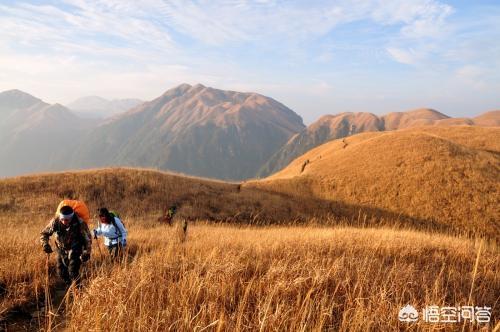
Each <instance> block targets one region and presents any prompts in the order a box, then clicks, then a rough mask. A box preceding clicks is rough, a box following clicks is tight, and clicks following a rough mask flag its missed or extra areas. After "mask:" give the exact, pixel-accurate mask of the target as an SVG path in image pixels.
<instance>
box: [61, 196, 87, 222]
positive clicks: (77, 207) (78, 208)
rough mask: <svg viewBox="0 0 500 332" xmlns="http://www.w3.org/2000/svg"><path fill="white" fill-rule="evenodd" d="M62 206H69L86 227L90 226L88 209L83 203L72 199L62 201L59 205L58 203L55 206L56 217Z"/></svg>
mask: <svg viewBox="0 0 500 332" xmlns="http://www.w3.org/2000/svg"><path fill="white" fill-rule="evenodd" d="M63 206H71V207H72V208H73V210H74V211H75V213H76V215H77V216H78V217H79V218H80V219H82V220H83V221H84V222H85V223H86V224H87V225H89V224H90V212H89V208H88V207H87V205H85V203H84V202H83V201H77V200H73V199H65V200H62V201H61V203H59V205H58V206H57V210H56V216H58V215H59V211H60V210H61V208H62V207H63Z"/></svg>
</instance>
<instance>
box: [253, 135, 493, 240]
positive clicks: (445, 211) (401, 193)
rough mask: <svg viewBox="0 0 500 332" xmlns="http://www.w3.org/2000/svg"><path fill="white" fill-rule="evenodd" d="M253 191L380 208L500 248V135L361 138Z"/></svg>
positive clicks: (333, 146)
mask: <svg viewBox="0 0 500 332" xmlns="http://www.w3.org/2000/svg"><path fill="white" fill-rule="evenodd" d="M245 187H247V188H260V189H265V190H268V191H270V192H281V193H288V194H291V193H295V194H297V195H303V196H304V197H306V196H307V197H316V198H318V199H323V200H326V201H330V202H334V201H340V202H343V203H345V204H349V205H351V206H363V207H364V210H365V211H369V207H372V208H375V209H379V210H381V211H385V212H387V213H393V214H402V215H406V216H410V217H412V218H415V219H416V220H418V221H420V222H421V223H423V224H427V225H433V226H434V228H445V229H449V230H454V231H456V232H464V233H468V234H472V235H478V236H492V237H496V239H497V240H498V236H499V234H500V224H499V220H500V210H499V209H498V207H499V206H500V128H498V127H494V128H481V127H425V128H416V129H410V130H399V131H394V132H376V133H364V134H359V135H355V136H352V137H348V138H345V139H340V140H335V141H332V142H329V143H326V144H324V145H321V146H320V147H317V148H315V149H313V150H311V151H309V152H307V153H306V154H304V155H303V156H301V157H299V158H297V159H296V160H295V161H293V162H292V163H291V164H290V165H289V166H288V167H287V168H285V169H284V170H282V171H280V172H278V173H277V174H275V175H273V176H271V177H269V178H266V179H263V180H260V181H252V182H248V183H247V184H245Z"/></svg>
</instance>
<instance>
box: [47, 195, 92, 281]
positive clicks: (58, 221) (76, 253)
mask: <svg viewBox="0 0 500 332" xmlns="http://www.w3.org/2000/svg"><path fill="white" fill-rule="evenodd" d="M82 204H83V203H82ZM54 233H56V248H57V254H58V255H57V270H58V273H59V276H60V277H61V279H63V280H64V282H65V283H66V284H67V285H69V284H71V282H72V281H74V282H76V283H79V281H80V266H81V263H82V262H86V261H88V260H89V259H90V253H91V250H92V237H91V234H90V231H89V228H88V226H87V224H86V223H85V222H84V221H83V220H82V219H80V217H79V216H78V215H77V213H75V211H74V210H73V208H72V207H71V206H66V205H65V206H62V207H61V208H60V209H58V215H57V216H56V217H55V218H53V219H52V220H51V221H50V222H49V224H48V225H47V226H46V227H45V228H44V229H43V230H42V232H41V233H40V242H41V243H42V248H43V250H44V251H45V252H46V253H47V254H50V253H52V247H51V246H50V244H49V239H50V237H51V236H52V234H54Z"/></svg>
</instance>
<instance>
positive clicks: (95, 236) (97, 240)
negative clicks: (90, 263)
mask: <svg viewBox="0 0 500 332" xmlns="http://www.w3.org/2000/svg"><path fill="white" fill-rule="evenodd" d="M97 228H99V229H101V221H100V220H99V221H97ZM94 239H95V240H96V242H97V248H98V250H99V256H101V257H102V252H101V243H100V242H99V238H98V237H97V235H96V234H95V233H94Z"/></svg>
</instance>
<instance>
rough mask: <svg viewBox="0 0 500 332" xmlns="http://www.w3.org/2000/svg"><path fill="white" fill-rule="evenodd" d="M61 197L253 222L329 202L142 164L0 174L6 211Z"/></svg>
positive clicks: (284, 217) (303, 213)
mask: <svg viewBox="0 0 500 332" xmlns="http://www.w3.org/2000/svg"><path fill="white" fill-rule="evenodd" d="M64 198H70V199H80V200H84V201H85V202H86V203H87V205H88V206H89V208H90V210H91V214H94V213H95V211H97V209H98V208H99V207H100V206H108V207H110V208H111V209H114V210H116V211H118V212H120V214H121V215H124V216H126V217H138V216H140V217H141V218H145V219H148V220H150V221H151V222H155V221H156V219H157V218H158V217H160V216H161V215H162V213H164V212H165V210H166V209H167V208H168V207H169V206H171V205H173V204H175V205H176V206H178V213H177V217H178V218H185V219H189V220H195V219H204V220H214V221H231V222H244V223H254V224H255V223H269V222H271V223H283V222H286V223H290V222H294V221H297V222H300V221H302V222H304V221H306V220H309V219H311V218H313V217H315V216H322V217H325V216H327V215H328V214H330V212H331V211H332V210H333V207H332V204H331V203H329V202H324V201H322V200H319V199H315V198H311V199H303V198H298V197H293V196H292V195H289V194H284V193H268V192H267V191H265V190H260V189H254V188H241V185H240V184H238V183H227V182H221V181H213V180H206V179H201V178H194V177H186V176H180V175H175V174H171V173H164V172H158V171H154V170H146V169H127V168H108V169H99V170H90V171H79V172H62V173H48V174H37V175H32V176H23V177H15V178H8V179H2V180H0V211H1V212H2V213H3V214H5V215H16V216H21V215H22V216H26V218H29V217H30V216H32V215H33V214H36V215H37V216H44V217H46V218H50V217H51V215H52V214H53V213H54V212H55V208H56V207H57V204H58V202H59V201H60V200H62V199H64Z"/></svg>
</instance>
